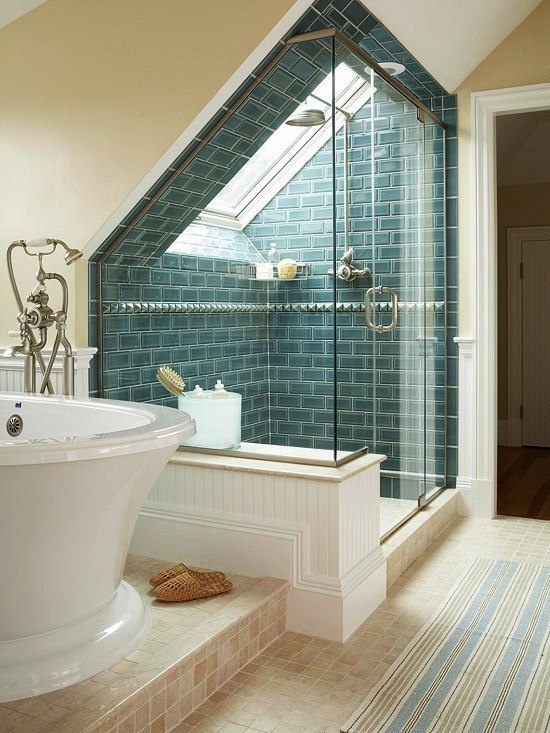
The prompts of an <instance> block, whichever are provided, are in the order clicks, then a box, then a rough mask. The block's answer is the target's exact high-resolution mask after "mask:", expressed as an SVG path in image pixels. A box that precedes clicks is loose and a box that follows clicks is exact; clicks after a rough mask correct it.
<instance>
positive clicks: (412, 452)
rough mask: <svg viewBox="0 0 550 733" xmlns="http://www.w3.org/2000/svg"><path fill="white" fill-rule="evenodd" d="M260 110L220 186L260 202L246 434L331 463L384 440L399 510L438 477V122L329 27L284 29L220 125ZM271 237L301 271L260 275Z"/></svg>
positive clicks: (252, 207)
mask: <svg viewBox="0 0 550 733" xmlns="http://www.w3.org/2000/svg"><path fill="white" fill-rule="evenodd" d="M405 74H406V71H405ZM277 100H278V102H277ZM274 101H275V102H276V103H277V104H278V105H279V109H278V111H277V113H275V112H273V107H274ZM251 114H254V115H255V116H256V119H257V120H258V121H259V122H261V123H262V124H263V125H264V128H263V132H262V134H261V136H260V138H261V139H259V140H258V141H257V144H256V150H255V152H253V153H252V154H251V155H249V156H248V162H247V163H246V164H245V166H243V167H242V170H241V171H240V172H239V173H237V174H235V173H233V174H232V175H231V176H229V175H227V172H226V179H225V180H224V181H223V184H224V188H223V189H222V190H221V192H220V193H218V195H217V197H216V199H214V202H216V201H217V203H218V209H217V211H218V213H219V211H222V210H223V208H224V206H226V202H227V201H228V200H229V199H231V200H232V201H237V203H236V204H234V205H235V206H237V205H238V206H240V207H241V209H242V211H247V210H249V211H253V212H254V215H253V216H252V218H250V217H249V218H248V221H247V222H246V224H245V226H244V227H243V229H242V231H243V234H244V235H246V238H247V239H248V241H249V242H251V243H252V245H253V248H254V251H255V252H256V253H257V256H258V259H257V260H256V261H255V262H252V263H251V264H250V266H249V268H248V270H247V273H248V275H247V277H248V278H249V280H248V282H247V285H246V287H247V288H248V289H249V290H250V292H251V295H250V299H251V300H253V301H254V303H256V304H258V307H260V305H261V306H262V307H263V308H264V313H265V350H264V353H263V355H262V359H263V361H262V362H261V365H259V367H260V366H261V368H262V369H263V372H262V374H263V379H264V381H265V385H264V387H262V395H263V396H264V401H263V402H262V403H261V405H260V403H259V402H258V399H259V398H258V399H253V397H254V396H256V397H257V395H258V390H256V393H255V394H254V393H252V392H251V394H250V395H247V394H246V389H244V387H243V392H244V394H243V426H244V427H245V440H246V441H247V442H255V443H258V444H261V446H262V449H261V450H262V453H263V455H264V457H265V458H272V457H273V454H272V453H270V446H274V445H276V446H287V447H294V448H301V449H303V450H304V451H305V452H306V453H305V454H304V455H306V454H307V451H308V450H309V451H317V454H322V458H323V459H324V460H325V461H326V462H328V463H330V464H332V465H341V464H343V463H345V462H347V461H349V460H351V459H353V458H354V457H356V456H357V455H360V454H361V453H363V452H365V451H367V450H368V451H370V452H374V453H383V454H385V455H386V456H387V460H386V461H385V462H384V463H383V465H382V488H381V493H382V497H383V498H387V499H393V500H395V499H398V500H399V501H400V502H401V504H402V508H401V513H400V516H405V515H406V513H407V508H410V509H412V508H416V507H418V506H419V504H422V503H423V502H424V501H425V499H426V497H429V496H430V495H432V494H433V493H434V492H435V491H437V490H438V489H440V488H441V487H443V486H444V485H445V446H446V433H445V424H446V350H445V349H446V346H445V344H446V338H445V336H446V304H445V292H446V285H445V210H444V201H445V182H444V124H443V122H442V121H441V120H440V119H439V118H438V117H437V116H436V115H435V114H433V113H432V112H431V111H430V110H429V109H428V108H427V107H426V106H425V105H424V104H422V103H421V102H420V101H419V100H417V99H415V98H414V97H413V95H412V94H411V93H410V92H409V91H408V90H407V89H406V87H405V86H403V85H402V84H401V83H400V82H399V80H398V79H397V78H396V77H393V76H391V74H390V73H389V72H388V71H387V70H385V69H384V68H382V67H381V66H379V65H378V64H376V63H375V62H374V61H373V60H372V59H371V58H370V56H369V55H368V54H367V53H366V52H365V51H364V50H363V49H362V48H361V47H359V46H357V45H356V44H354V43H352V42H351V41H349V40H348V39H347V38H346V37H345V36H343V35H342V34H341V33H340V32H339V31H337V30H335V29H326V30H320V31H315V32H313V33H308V34H304V35H302V36H296V37H294V38H292V39H290V41H289V42H288V43H287V45H286V46H285V48H284V49H283V50H282V51H281V52H280V53H279V55H278V56H277V58H276V59H275V60H274V61H273V63H272V64H271V67H270V68H269V69H268V70H267V72H266V73H265V74H264V75H263V76H262V77H261V78H259V79H258V80H257V81H256V83H255V84H254V86H253V88H251V89H250V90H248V91H247V92H246V93H245V94H244V95H243V97H242V98H241V100H240V101H238V103H237V104H236V105H235V107H234V109H232V110H231V112H230V113H229V114H228V115H227V117H226V119H225V121H224V122H223V124H222V125H221V126H220V128H219V130H217V131H216V133H215V135H214V137H213V138H212V140H213V141H214V142H215V141H216V139H217V140H218V141H220V140H221V137H222V136H224V135H226V136H228V135H231V136H233V137H234V138H235V139H237V135H238V134H241V135H243V136H244V137H245V138H246V136H247V134H248V132H247V129H246V119H247V118H250V115H251ZM243 120H244V122H243ZM270 140H271V145H270ZM224 144H225V145H227V143H224ZM235 145H237V143H235ZM205 149H207V147H206V148H203V151H202V153H201V155H202V156H203V157H207V156H205V152H204V151H205ZM274 149H275V152H276V154H275V155H274V152H273V151H274ZM254 175H256V178H257V179H258V180H260V181H261V182H262V185H261V186H256V188H253V187H251V186H249V187H247V186H246V185H245V183H246V181H245V178H246V176H248V179H252V177H253V176H254ZM238 176H240V178H238ZM266 191H267V192H268V193H267V194H266ZM224 197H225V198H224ZM239 197H240V198H239ZM262 197H263V199H262ZM259 201H260V202H263V203H262V206H261V208H260V209H259V210H258V202H259ZM200 220H201V219H200V218H199V221H200ZM202 220H203V221H204V220H205V217H204V212H203V214H202ZM273 243H275V244H276V253H277V257H278V259H279V262H280V261H281V260H290V261H292V262H291V270H290V271H291V272H294V274H293V276H292V277H290V278H287V277H285V270H284V268H283V269H281V268H282V265H281V264H280V266H279V268H277V266H275V268H274V276H273V277H272V278H271V277H269V278H268V279H262V278H258V277H257V273H259V272H260V271H261V268H258V264H262V263H263V262H265V261H266V259H267V255H268V252H269V251H270V249H271V251H272V252H273V248H272V244H273ZM292 263H296V265H295V269H294V270H293V269H292V268H293V267H294V264H292ZM286 274H288V271H287V273H286ZM247 297H248V296H247ZM259 367H258V369H259ZM258 373H259V372H258ZM221 376H222V379H224V381H225V383H226V385H228V388H230V389H234V390H236V391H239V384H231V374H229V375H223V374H222V375H221ZM259 405H260V409H261V410H262V414H263V415H264V416H265V419H264V420H263V421H262V429H261V430H256V432H255V433H254V435H253V436H252V433H251V436H248V437H247V433H246V426H247V424H248V423H247V420H248V419H249V413H250V415H252V414H253V413H254V410H256V413H255V414H256V417H257V414H258V413H257V410H258V406H259ZM254 419H255V418H254ZM250 422H251V423H252V417H250ZM255 424H257V421H256V423H255ZM256 453H257V451H256ZM393 506H395V505H394V504H392V505H391V507H393ZM390 524H392V525H394V524H395V522H393V521H391V522H390Z"/></svg>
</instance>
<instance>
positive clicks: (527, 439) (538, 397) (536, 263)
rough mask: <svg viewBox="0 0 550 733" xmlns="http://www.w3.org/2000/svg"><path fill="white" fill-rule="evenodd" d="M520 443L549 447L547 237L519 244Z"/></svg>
mask: <svg viewBox="0 0 550 733" xmlns="http://www.w3.org/2000/svg"><path fill="white" fill-rule="evenodd" d="M522 261H523V308H522V314H523V315H522V317H523V329H522V330H523V444H524V445H533V446H541V447H549V446H550V240H549V241H543V240H539V241H530V242H529V241H528V242H524V243H523V245H522Z"/></svg>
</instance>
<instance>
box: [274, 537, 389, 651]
mask: <svg viewBox="0 0 550 733" xmlns="http://www.w3.org/2000/svg"><path fill="white" fill-rule="evenodd" d="M372 554H373V555H375V556H376V557H373V558H372V560H371V562H370V565H371V572H370V574H369V575H368V577H365V578H364V579H363V580H362V581H361V582H360V583H359V584H357V585H356V586H355V587H354V588H353V590H352V591H351V592H349V593H348V594H347V595H332V596H328V595H325V594H319V593H318V592H316V591H314V590H313V589H310V590H303V589H302V588H293V587H291V588H290V589H289V591H288V597H287V629H288V630H289V631H294V632H296V633H297V634H307V635H308V636H320V637H322V638H323V639H330V640H331V641H338V642H344V641H346V640H347V639H348V638H349V637H350V636H351V634H353V632H354V631H355V630H356V629H357V628H358V627H359V626H360V625H361V624H362V623H363V621H364V620H365V618H367V616H369V615H370V614H371V613H372V612H373V611H374V610H375V609H376V608H377V606H379V605H380V603H382V601H383V600H384V598H385V597H386V562H385V559H384V556H383V553H382V550H381V549H380V548H378V551H377V552H374V553H372Z"/></svg>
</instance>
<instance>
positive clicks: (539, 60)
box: [457, 0, 550, 336]
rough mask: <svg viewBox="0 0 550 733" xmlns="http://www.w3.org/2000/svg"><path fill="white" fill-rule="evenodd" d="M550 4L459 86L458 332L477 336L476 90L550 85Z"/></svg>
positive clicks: (545, 2) (549, 0) (548, 0)
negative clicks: (474, 298)
mask: <svg viewBox="0 0 550 733" xmlns="http://www.w3.org/2000/svg"><path fill="white" fill-rule="evenodd" d="M549 38H550V0H543V2H541V4H540V5H539V6H538V7H537V8H536V10H534V11H533V12H532V13H531V15H529V16H528V17H527V18H526V19H525V20H524V21H523V23H521V24H520V25H519V26H518V27H517V28H516V30H515V31H514V32H513V33H511V34H510V35H509V36H508V38H506V39H505V40H504V41H503V42H502V43H501V44H500V45H499V46H498V47H497V48H496V49H495V50H494V51H493V52H492V53H491V54H490V55H489V56H488V57H487V58H486V59H485V60H484V61H483V62H482V63H481V64H480V65H479V66H478V67H477V69H475V70H474V71H473V72H472V73H471V74H470V76H469V77H468V78H467V79H466V80H465V81H464V82H463V83H462V84H461V85H460V87H459V88H458V90H457V95H458V126H459V130H458V166H459V167H458V178H459V185H458V196H459V201H458V206H459V217H458V219H459V330H460V334H461V336H469V335H471V334H472V330H473V325H474V313H473V308H472V288H473V287H474V282H475V281H474V278H473V277H472V267H473V265H474V262H475V251H474V248H473V237H472V226H473V212H472V168H471V156H472V151H471V109H470V95H471V94H472V92H479V91H485V90H489V89H504V88H507V87H515V86H524V85H528V84H542V83H548V82H550V51H549V43H548V39H549Z"/></svg>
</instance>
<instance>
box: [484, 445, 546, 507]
mask: <svg viewBox="0 0 550 733" xmlns="http://www.w3.org/2000/svg"><path fill="white" fill-rule="evenodd" d="M497 512H498V513H499V514H504V515H507V516H512V517H527V518H530V519H550V448H528V447H525V446H523V447H521V448H508V447H504V446H499V448H498V493H497Z"/></svg>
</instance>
